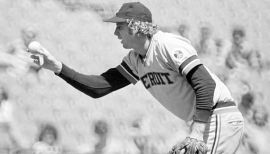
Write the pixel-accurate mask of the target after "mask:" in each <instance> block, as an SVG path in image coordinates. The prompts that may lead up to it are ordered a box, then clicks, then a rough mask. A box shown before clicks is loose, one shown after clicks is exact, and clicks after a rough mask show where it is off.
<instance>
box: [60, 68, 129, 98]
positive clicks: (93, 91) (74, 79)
mask: <svg viewBox="0 0 270 154" xmlns="http://www.w3.org/2000/svg"><path fill="white" fill-rule="evenodd" d="M56 75H58V76H59V77H60V78H62V79H63V80H65V81H66V82H67V83H69V84H70V85H71V86H73V87H74V88H76V89H78V90H80V91H81V92H83V93H85V94H86V95H88V96H90V97H92V98H99V97H102V96H104V95H107V94H109V93H111V92H113V91H115V90H118V89H120V88H123V87H125V86H127V85H129V84H130V82H129V81H128V80H127V79H126V78H125V77H124V76H123V75H122V74H121V73H120V72H119V71H118V70H117V69H116V68H111V69H109V70H108V71H106V72H104V73H102V74H101V75H84V74H81V73H78V72H76V71H74V70H73V69H71V68H69V67H67V66H66V65H65V64H63V67H62V70H61V72H60V73H59V74H56Z"/></svg>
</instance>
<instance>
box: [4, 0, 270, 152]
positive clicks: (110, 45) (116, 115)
mask: <svg viewBox="0 0 270 154" xmlns="http://www.w3.org/2000/svg"><path fill="white" fill-rule="evenodd" d="M123 2H127V1H124V0H117V1H115V0H99V1H94V0H24V1H21V0H0V23H1V24H0V29H1V31H0V42H1V49H5V47H6V46H7V45H8V44H10V43H11V42H13V41H14V40H16V39H18V38H20V31H21V29H24V28H27V27H31V28H33V29H35V30H36V31H37V33H38V41H40V42H42V44H43V45H44V46H45V47H46V48H47V49H49V50H50V51H51V52H52V54H53V55H55V57H57V58H58V59H59V60H61V61H62V62H64V63H66V64H68V65H69V66H71V67H72V68H74V69H76V70H77V71H79V72H84V73H86V74H100V73H102V72H103V71H105V70H107V69H108V68H110V67H114V66H116V65H118V64H119V63H120V62H121V60H122V57H123V56H125V55H126V53H127V52H128V51H126V50H124V49H122V47H121V44H120V43H119V42H118V40H117V39H116V37H115V36H114V35H113V32H114V28H115V25H113V24H107V23H103V22H102V19H103V18H105V17H108V16H111V15H113V13H115V12H116V11H117V10H118V9H119V7H120V6H121V4H122V3H123ZM140 2H142V3H144V4H145V5H146V6H149V8H150V9H151V10H152V14H153V19H154V22H155V23H157V24H158V25H159V26H160V27H163V28H164V29H166V30H169V31H171V32H176V30H177V26H178V25H179V24H181V23H188V25H189V26H190V36H191V40H192V41H196V40H197V39H198V36H199V27H200V25H203V24H205V23H207V24H210V25H211V26H212V28H213V31H214V37H218V38H225V39H230V37H231V28H232V26H233V25H243V26H244V27H245V29H246V31H247V35H248V39H249V41H250V42H252V44H253V45H254V46H255V47H256V48H257V49H259V51H260V52H261V53H262V55H263V58H264V59H266V60H267V59H268V57H269V55H270V53H269V52H268V50H269V48H270V43H269V41H270V33H269V27H270V26H269V25H270V16H269V13H270V1H269V0H257V1H253V0H219V1H218V0H196V1H195V0H170V1H165V0H140ZM0 77H1V78H0V79H1V80H0V83H1V84H2V85H5V86H7V87H8V90H9V92H10V95H11V101H12V103H14V105H15V108H16V112H15V117H16V120H17V121H18V123H17V124H18V127H19V128H20V129H21V132H22V134H23V136H24V137H25V138H26V139H27V140H28V143H27V144H29V145H30V144H31V143H33V142H34V141H35V139H36V134H37V131H38V130H37V124H39V123H42V122H44V121H46V122H51V123H53V124H55V125H56V126H57V128H58V130H59V132H60V137H61V138H60V142H61V144H63V145H65V146H67V147H74V148H75V147H85V146H86V145H89V144H92V143H93V142H94V141H95V135H94V132H93V126H92V125H93V122H94V121H95V120H98V119H104V120H106V121H107V122H108V123H109V125H110V135H111V137H112V138H113V139H114V140H115V142H116V143H118V142H119V143H121V145H125V142H128V141H129V140H130V137H132V136H133V135H134V133H142V134H147V135H150V136H151V138H152V140H153V141H156V142H157V143H156V144H160V148H162V149H169V147H170V145H172V144H173V143H174V142H175V141H176V140H180V139H181V138H183V137H185V134H186V132H187V129H186V128H184V126H183V122H182V121H180V120H178V119H177V118H176V117H174V116H173V115H172V114H171V113H169V112H168V111H166V110H165V109H164V108H163V107H162V106H160V105H159V104H158V103H157V102H156V101H155V100H154V99H153V98H152V96H150V94H149V93H148V92H146V90H145V89H144V88H143V86H142V85H141V83H138V84H137V86H128V87H127V88H125V90H120V91H117V92H114V93H112V94H110V95H108V96H106V97H103V98H100V99H92V98H90V97H88V96H86V95H84V94H82V93H81V92H79V91H77V90H75V89H74V88H72V87H71V86H69V85H67V84H66V83H65V82H64V81H62V80H61V79H60V78H58V77H57V76H55V75H54V74H53V73H51V72H48V71H43V70H42V71H41V81H37V80H36V78H35V77H34V76H33V75H24V76H16V77H15V76H10V75H8V74H2V73H1V74H0ZM266 78H267V77H266ZM249 79H250V82H252V83H256V84H255V85H256V88H257V89H258V90H259V91H260V92H262V93H263V94H264V96H265V97H264V99H263V100H262V103H265V104H267V103H268V102H266V101H267V100H269V90H267V88H268V87H269V81H267V82H266V80H260V79H258V76H256V75H252V76H251V77H250V78H249ZM239 88H241V87H239ZM268 106H269V105H267V107H268ZM137 119H143V120H142V121H143V123H144V124H143V129H142V130H133V129H132V128H131V127H130V126H131V124H132V121H134V120H137ZM182 127H183V128H184V129H183V130H180V129H179V128H182ZM176 134H178V136H177V135H176ZM158 142H159V143H158Z"/></svg>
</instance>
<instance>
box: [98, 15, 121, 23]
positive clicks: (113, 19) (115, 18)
mask: <svg viewBox="0 0 270 154" xmlns="http://www.w3.org/2000/svg"><path fill="white" fill-rule="evenodd" d="M103 21H104V22H112V23H117V22H126V19H123V18H119V17H116V16H114V17H112V18H109V19H104V20H103Z"/></svg>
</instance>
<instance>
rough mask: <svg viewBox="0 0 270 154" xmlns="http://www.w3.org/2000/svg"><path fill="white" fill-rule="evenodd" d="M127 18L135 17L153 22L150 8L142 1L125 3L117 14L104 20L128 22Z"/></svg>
mask: <svg viewBox="0 0 270 154" xmlns="http://www.w3.org/2000/svg"><path fill="white" fill-rule="evenodd" d="M126 19H135V20H139V21H143V22H150V23H152V14H151V12H150V10H149V9H148V8H147V7H146V6H144V5H143V4H142V3H140V2H129V3H124V4H123V5H122V6H121V8H120V10H119V11H118V12H117V13H116V15H115V16H114V17H112V18H109V19H105V20H103V21H104V22H113V23H117V22H126Z"/></svg>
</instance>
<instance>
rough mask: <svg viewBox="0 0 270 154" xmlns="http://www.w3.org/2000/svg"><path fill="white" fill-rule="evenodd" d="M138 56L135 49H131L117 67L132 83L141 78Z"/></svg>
mask: <svg viewBox="0 0 270 154" xmlns="http://www.w3.org/2000/svg"><path fill="white" fill-rule="evenodd" d="M138 56H139V55H137V54H136V53H135V52H134V51H130V52H129V53H128V55H127V56H125V57H124V58H123V61H122V62H121V64H120V65H118V66H117V67H116V69H117V70H118V71H119V72H120V73H121V74H122V75H123V76H124V77H125V78H126V79H127V80H128V81H129V82H131V83H132V84H136V83H137V82H138V81H139V80H140V78H139V75H138V62H137V61H138Z"/></svg>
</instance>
